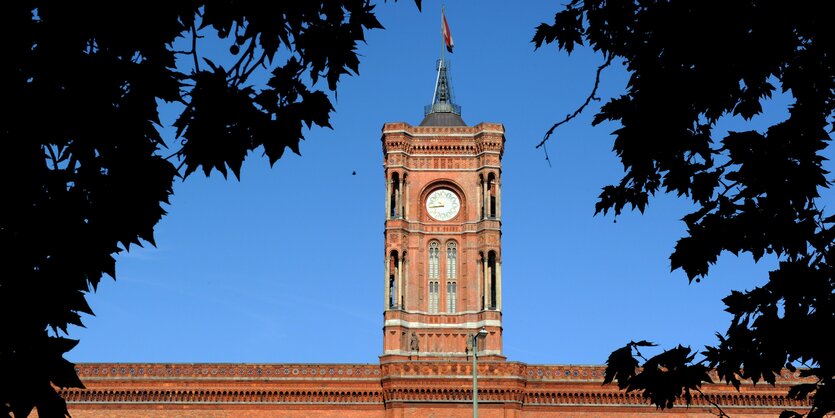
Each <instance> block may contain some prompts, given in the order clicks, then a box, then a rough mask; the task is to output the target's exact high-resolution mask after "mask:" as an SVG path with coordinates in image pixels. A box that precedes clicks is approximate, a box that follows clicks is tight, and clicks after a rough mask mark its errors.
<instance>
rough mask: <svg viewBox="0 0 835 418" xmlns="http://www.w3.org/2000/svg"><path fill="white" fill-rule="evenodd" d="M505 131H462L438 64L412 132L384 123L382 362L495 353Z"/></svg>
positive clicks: (484, 127)
mask: <svg viewBox="0 0 835 418" xmlns="http://www.w3.org/2000/svg"><path fill="white" fill-rule="evenodd" d="M504 140H505V138H504V127H503V126H502V125H501V124H497V123H480V124H478V125H475V126H467V124H466V123H464V121H463V120H462V119H461V110H460V107H459V106H457V105H455V104H454V103H453V100H452V89H451V85H450V83H449V78H448V74H447V68H446V64H445V62H444V60H443V59H442V60H441V61H439V65H438V76H437V82H436V85H435V94H434V98H433V103H432V104H431V105H429V106H427V107H426V111H425V117H424V119H423V121H422V122H421V123H420V125H419V126H412V125H409V124H407V123H402V122H399V123H387V124H385V125H384V126H383V138H382V141H383V155H384V158H385V162H384V167H385V175H386V223H385V225H386V226H385V280H384V283H385V291H384V294H385V305H384V309H385V311H384V319H385V324H384V327H383V333H384V338H383V355H382V356H381V361H383V362H386V361H393V360H403V359H413V360H416V359H421V360H428V359H433V360H437V359H449V360H455V359H457V360H461V359H464V358H465V357H466V356H468V355H470V354H471V353H472V350H473V348H472V347H471V345H472V343H471V341H472V337H471V336H472V335H473V334H474V333H477V332H478V331H479V330H480V329H482V328H484V329H485V330H486V331H487V332H488V335H487V337H485V338H483V339H479V340H478V343H477V348H476V349H477V350H478V351H477V353H478V356H479V358H483V359H485V360H489V359H493V360H503V359H504V356H502V322H501V320H502V313H501V309H502V296H501V289H502V273H501V271H502V270H501V187H500V185H501V157H502V152H503V151H504Z"/></svg>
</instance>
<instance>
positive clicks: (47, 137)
mask: <svg viewBox="0 0 835 418" xmlns="http://www.w3.org/2000/svg"><path fill="white" fill-rule="evenodd" d="M416 4H417V6H418V8H419V7H420V1H419V0H416ZM373 8H374V7H373V6H372V5H370V4H369V1H368V0H334V1H321V2H314V1H283V2H262V1H252V2H233V1H193V2H172V3H167V4H166V5H165V6H164V7H159V6H155V5H154V4H149V3H142V2H62V1H55V2H39V1H8V2H2V5H0V21H2V24H0V37H2V39H3V40H4V51H3V55H4V57H3V60H2V64H0V92H2V95H1V96H0V97H1V98H2V99H0V100H2V101H3V106H2V109H3V110H2V119H1V120H0V141H2V144H3V146H4V152H3V154H2V155H3V157H4V158H3V160H4V161H3V162H2V164H0V179H2V184H3V188H2V192H0V193H2V199H0V201H2V204H0V254H2V256H1V257H2V273H1V274H0V336H2V340H0V416H10V415H11V414H13V415H14V416H16V417H24V416H27V415H28V414H29V413H30V412H31V411H32V409H33V408H37V409H38V414H39V416H41V417H63V416H65V415H67V408H66V404H65V402H64V401H63V400H62V399H61V398H60V396H59V395H58V394H57V392H56V389H55V388H56V387H82V384H81V381H80V380H79V379H78V377H77V375H76V373H75V370H74V365H73V364H71V363H70V362H68V361H67V360H65V359H64V358H63V354H64V353H65V352H67V351H69V350H70V349H71V348H72V347H73V346H75V344H76V343H77V341H75V340H70V339H67V338H65V337H64V336H66V334H67V326H68V325H71V324H72V325H78V326H82V322H81V317H80V314H82V313H85V314H92V311H91V310H90V307H89V306H88V304H87V302H86V301H85V294H86V292H88V291H90V289H93V290H94V289H95V288H96V285H97V284H98V283H99V280H101V278H102V275H103V274H107V275H109V276H111V277H115V272H114V268H115V266H114V263H115V262H114V258H113V255H114V254H116V253H119V252H120V251H123V250H128V249H130V246H131V245H141V243H142V242H143V241H144V242H148V243H151V244H153V243H154V238H153V231H154V226H155V225H156V224H157V222H158V221H159V220H160V218H161V217H162V216H163V215H164V214H165V210H164V209H163V207H162V204H164V203H167V202H168V198H169V195H170V194H171V193H172V182H173V181H174V179H175V177H178V176H182V177H185V176H188V175H189V174H190V173H192V172H194V171H197V170H201V171H202V172H203V173H205V174H206V175H209V174H210V173H211V172H212V171H213V170H217V171H218V172H220V173H221V174H222V175H223V176H224V177H225V176H226V175H227V172H228V171H231V172H232V174H234V175H235V176H236V177H238V176H239V172H240V168H241V164H242V162H243V160H244V159H245V158H246V156H247V155H248V154H249V153H250V152H253V151H255V150H258V151H259V152H260V151H261V150H263V153H264V154H265V155H266V156H267V158H268V159H269V161H270V163H271V164H274V163H275V162H276V161H277V160H278V159H279V158H281V156H282V154H283V153H284V151H285V149H288V148H289V149H290V150H291V151H293V152H295V153H299V141H300V140H301V139H303V133H302V128H303V126H307V127H311V126H313V125H316V126H320V127H328V126H329V123H328V120H329V115H330V112H331V111H332V110H333V107H332V106H331V102H330V100H329V98H328V96H327V95H326V94H325V92H323V91H321V90H317V89H316V86H317V85H318V84H316V83H317V81H318V80H319V79H320V78H321V79H322V80H324V81H325V82H326V84H327V88H328V89H329V90H331V91H334V90H335V89H336V86H337V82H338V81H339V79H340V77H342V76H343V75H346V74H349V73H357V72H358V66H359V58H358V56H357V51H356V48H357V43H358V42H360V41H363V40H364V34H365V31H366V30H370V29H375V28H381V25H380V24H379V22H378V21H377V19H376V17H375V15H374V13H373ZM209 39H210V40H212V41H213V42H219V43H222V44H223V45H225V48H228V54H227V56H226V57H225V58H226V59H227V60H228V61H229V62H230V64H226V66H223V65H221V64H216V63H215V62H213V61H212V60H210V59H208V58H207V57H206V56H205V54H204V53H205V49H206V48H205V43H206V41H207V40H209ZM180 45H184V46H185V47H184V48H182V50H176V49H180ZM175 48H176V49H175ZM201 48H203V49H201ZM217 61H218V62H220V60H217ZM224 62H225V61H224ZM256 72H263V73H265V74H266V77H264V78H266V82H265V83H257V82H254V81H252V80H254V79H255V78H256V77H254V76H253V74H254V73H256ZM159 101H165V102H175V103H179V104H181V105H182V107H183V111H182V113H181V114H180V115H179V118H178V119H177V120H176V123H175V126H176V129H177V142H176V144H170V143H169V144H166V143H165V142H164V140H163V138H162V137H161V136H160V134H159V132H158V130H157V125H158V124H159V118H158V109H157V106H158V102H159ZM169 146H171V148H168V147H169ZM164 153H166V154H169V155H168V156H166V155H165V154H164Z"/></svg>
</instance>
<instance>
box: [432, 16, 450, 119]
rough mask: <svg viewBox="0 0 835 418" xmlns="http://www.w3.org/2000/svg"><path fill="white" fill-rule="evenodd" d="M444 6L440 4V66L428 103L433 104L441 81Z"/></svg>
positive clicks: (443, 46) (443, 44) (443, 45)
mask: <svg viewBox="0 0 835 418" xmlns="http://www.w3.org/2000/svg"><path fill="white" fill-rule="evenodd" d="M445 46H446V45H445V41H444V5H443V4H441V64H440V65H438V75H437V76H436V77H435V89H434V90H433V91H432V100H431V101H430V102H429V103H432V104H433V105H434V104H435V95H437V94H438V80H440V79H441V67H443V66H444V48H445Z"/></svg>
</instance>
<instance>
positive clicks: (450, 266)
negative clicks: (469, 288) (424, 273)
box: [446, 241, 458, 313]
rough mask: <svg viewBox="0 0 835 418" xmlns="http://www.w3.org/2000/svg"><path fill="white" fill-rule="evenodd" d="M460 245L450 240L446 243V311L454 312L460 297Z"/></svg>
mask: <svg viewBox="0 0 835 418" xmlns="http://www.w3.org/2000/svg"><path fill="white" fill-rule="evenodd" d="M457 279H458V246H457V245H456V244H455V242H452V241H450V242H449V243H447V245H446V280H447V283H446V311H447V312H450V313H453V312H455V311H456V308H457V299H458V283H457Z"/></svg>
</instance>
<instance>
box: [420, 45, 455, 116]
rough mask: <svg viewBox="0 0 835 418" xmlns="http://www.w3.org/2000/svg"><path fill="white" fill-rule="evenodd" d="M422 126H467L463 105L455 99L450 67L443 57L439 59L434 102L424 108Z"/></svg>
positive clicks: (433, 96)
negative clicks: (463, 117) (463, 118)
mask: <svg viewBox="0 0 835 418" xmlns="http://www.w3.org/2000/svg"><path fill="white" fill-rule="evenodd" d="M423 113H424V118H423V121H422V122H421V123H420V124H421V126H466V123H464V121H463V120H462V119H461V106H458V105H457V104H455V102H454V101H453V95H452V83H450V81H449V69H448V68H447V62H446V60H444V59H443V58H441V59H440V60H438V77H437V79H436V81H435V92H434V93H433V95H432V104H430V105H428V106H426V107H425V108H424V112H423Z"/></svg>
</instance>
